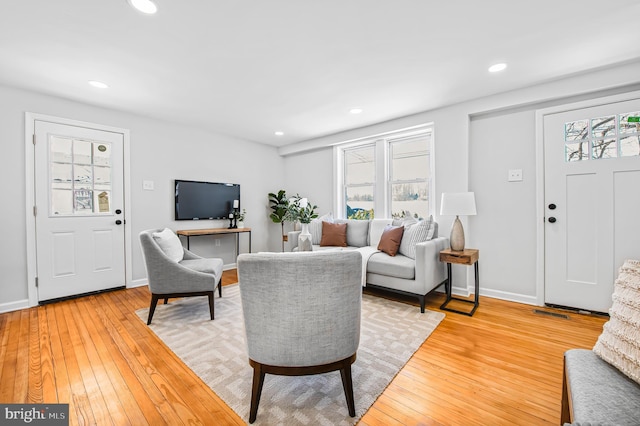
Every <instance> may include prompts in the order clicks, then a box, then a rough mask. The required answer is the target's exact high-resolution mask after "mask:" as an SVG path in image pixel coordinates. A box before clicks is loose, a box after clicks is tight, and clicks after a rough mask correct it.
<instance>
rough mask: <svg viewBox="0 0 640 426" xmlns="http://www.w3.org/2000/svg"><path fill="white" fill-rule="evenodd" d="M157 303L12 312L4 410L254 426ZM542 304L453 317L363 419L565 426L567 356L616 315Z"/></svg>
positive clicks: (142, 297)
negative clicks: (201, 373) (152, 311)
mask: <svg viewBox="0 0 640 426" xmlns="http://www.w3.org/2000/svg"><path fill="white" fill-rule="evenodd" d="M236 281H237V278H236V274H235V270H232V271H226V272H225V274H224V276H223V284H230V283H234V282H236ZM149 299H150V296H149V292H148V290H147V288H146V287H141V288H135V289H128V290H117V291H113V292H108V293H103V294H99V295H93V296H86V297H82V298H78V299H74V300H68V301H64V302H58V303H54V304H49V305H45V306H40V307H37V308H31V309H25V310H22V311H16V312H10V313H5V314H0V403H40V402H46V403H55V402H65V403H67V402H68V403H70V412H71V414H70V420H71V424H97V425H109V424H113V425H129V424H130V425H144V424H150V425H162V424H170V425H180V424H203V425H234V424H244V423H243V422H242V421H241V419H240V418H239V417H238V416H237V415H236V414H235V413H234V412H233V411H232V410H231V409H230V408H228V407H227V406H226V404H225V403H224V402H223V401H222V400H220V399H219V398H218V397H217V396H216V395H215V394H214V393H213V392H212V391H211V390H210V389H209V388H208V387H207V386H206V385H205V384H204V383H203V382H202V381H201V380H200V379H199V378H198V377H197V376H196V375H195V374H194V373H193V372H191V370H189V369H188V368H187V367H186V366H185V365H184V364H183V363H182V362H181V361H180V360H179V359H178V358H177V357H176V356H175V355H174V354H173V353H172V352H171V351H170V350H169V349H168V348H167V347H166V346H165V345H164V344H163V343H162V342H161V341H160V340H158V338H156V336H155V335H154V334H153V333H152V332H151V331H150V330H149V329H148V328H147V326H146V325H145V324H144V323H143V322H142V321H140V319H139V318H138V317H137V316H136V314H135V310H137V309H139V308H142V307H147V306H148V304H149ZM215 300H216V303H219V302H218V297H217V295H216V299H215ZM442 300H443V296H442V295H441V294H435V295H433V296H431V297H429V298H428V305H427V308H428V309H432V310H438V306H440V304H441V303H442ZM416 309H418V308H417V307H416ZM534 309H537V308H536V307H533V306H529V305H522V304H518V303H511V302H506V301H502V300H497V299H491V298H486V297H481V299H480V307H479V309H478V310H477V311H476V313H475V315H474V316H473V317H467V316H463V315H458V314H455V313H446V315H447V316H446V318H445V319H444V320H443V321H442V323H441V324H440V325H439V326H438V328H437V329H436V330H435V331H434V333H433V334H432V335H431V336H430V337H429V338H428V339H427V340H426V341H425V343H424V344H423V345H422V347H421V348H420V349H419V350H418V351H417V352H416V353H415V355H414V356H413V357H412V358H411V360H410V361H409V362H408V363H407V364H406V365H405V367H404V368H403V369H402V370H401V371H400V373H399V374H398V375H397V376H396V377H395V378H394V380H393V381H392V382H391V384H390V385H389V386H388V387H387V389H386V390H385V391H384V393H383V394H382V395H381V396H380V397H379V398H378V400H377V401H376V402H375V403H374V405H373V406H372V407H371V408H370V409H369V411H368V412H367V413H366V414H365V415H364V416H363V417H362V419H361V421H360V423H359V424H360V425H369V426H373V425H385V426H388V425H471V424H474V425H545V424H556V425H557V424H559V419H560V396H561V383H562V354H563V352H564V351H565V350H567V349H569V348H591V347H592V346H593V344H594V343H595V341H596V339H597V337H598V335H599V334H600V332H601V330H602V325H603V323H604V322H605V321H606V318H602V317H595V316H587V315H581V314H574V313H567V312H563V311H558V310H554V309H547V308H539V309H542V310H545V311H549V312H556V313H562V314H566V315H567V316H568V319H563V318H558V317H554V316H547V315H540V314H537V313H534ZM267 380H268V378H267ZM355 391H356V392H357V389H356V390H355ZM258 416H259V414H258ZM258 420H259V418H258Z"/></svg>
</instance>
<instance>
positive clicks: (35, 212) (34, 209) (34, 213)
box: [33, 206, 38, 216]
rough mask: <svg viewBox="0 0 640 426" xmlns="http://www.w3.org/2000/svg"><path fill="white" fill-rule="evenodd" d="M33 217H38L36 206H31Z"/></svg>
mask: <svg viewBox="0 0 640 426" xmlns="http://www.w3.org/2000/svg"><path fill="white" fill-rule="evenodd" d="M33 215H34V216H37V215H38V206H33Z"/></svg>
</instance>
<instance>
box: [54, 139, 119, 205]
mask: <svg viewBox="0 0 640 426" xmlns="http://www.w3.org/2000/svg"><path fill="white" fill-rule="evenodd" d="M111 148H112V147H111V144H108V143H102V142H97V141H86V140H77V139H72V138H64V137H59V136H53V135H51V136H50V137H49V176H50V177H49V182H50V187H49V188H50V192H49V196H50V209H51V210H50V214H51V215H52V216H58V215H72V214H78V215H88V214H109V213H111V203H110V197H111V167H110V165H111V153H112V149H111Z"/></svg>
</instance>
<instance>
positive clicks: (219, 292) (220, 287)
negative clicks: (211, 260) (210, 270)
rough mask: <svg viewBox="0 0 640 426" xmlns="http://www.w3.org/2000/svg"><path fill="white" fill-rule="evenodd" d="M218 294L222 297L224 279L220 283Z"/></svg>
mask: <svg viewBox="0 0 640 426" xmlns="http://www.w3.org/2000/svg"><path fill="white" fill-rule="evenodd" d="M218 295H219V296H220V297H222V281H220V282H219V283H218Z"/></svg>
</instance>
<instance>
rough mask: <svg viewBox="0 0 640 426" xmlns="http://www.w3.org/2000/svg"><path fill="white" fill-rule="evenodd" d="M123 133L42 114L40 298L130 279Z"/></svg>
mask: <svg viewBox="0 0 640 426" xmlns="http://www.w3.org/2000/svg"><path fill="white" fill-rule="evenodd" d="M123 149H124V136H123V134H121V133H116V132H109V131H103V130H96V129H91V128H85V127H77V126H71V125H66V124H60V123H53V122H48V121H41V120H36V121H35V159H34V161H35V163H34V164H35V201H36V206H35V214H36V256H37V282H38V300H39V301H46V300H51V299H57V298H61V297H67V296H71V295H78V294H83V293H89V292H94V291H99V290H106V289H110V288H114V287H120V286H124V285H125V246H124V241H125V240H124V201H123V200H124V197H123V170H124V169H123Z"/></svg>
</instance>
